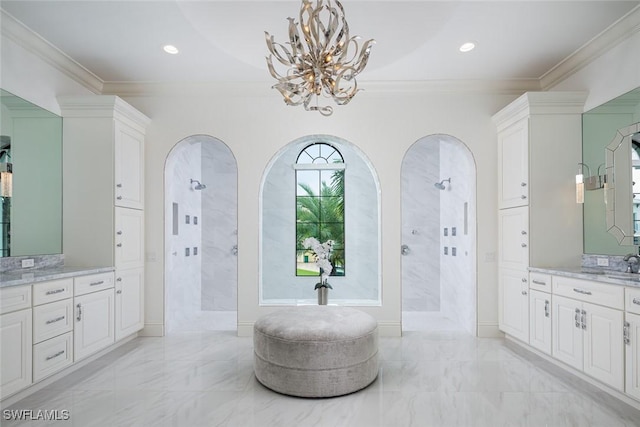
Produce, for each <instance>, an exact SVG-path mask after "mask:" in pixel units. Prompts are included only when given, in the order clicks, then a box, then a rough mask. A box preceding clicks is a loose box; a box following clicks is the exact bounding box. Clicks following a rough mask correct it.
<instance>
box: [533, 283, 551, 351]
mask: <svg viewBox="0 0 640 427" xmlns="http://www.w3.org/2000/svg"><path fill="white" fill-rule="evenodd" d="M529 311H530V313H529V315H530V322H529V344H530V345H531V346H532V347H535V348H537V349H538V350H540V351H542V352H544V353H546V354H551V294H547V293H544V292H540V291H535V290H530V291H529Z"/></svg>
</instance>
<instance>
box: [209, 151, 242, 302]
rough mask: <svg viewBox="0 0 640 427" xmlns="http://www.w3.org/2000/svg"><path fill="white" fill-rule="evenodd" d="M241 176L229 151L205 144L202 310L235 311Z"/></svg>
mask: <svg viewBox="0 0 640 427" xmlns="http://www.w3.org/2000/svg"><path fill="white" fill-rule="evenodd" d="M237 177H238V172H237V166H236V160H235V158H234V157H233V154H232V153H231V151H230V150H229V148H228V147H227V146H226V145H225V144H223V143H222V142H220V141H218V140H208V141H203V142H202V183H203V184H206V186H207V188H206V189H204V190H202V192H201V193H202V310H205V311H236V310H237V293H238V257H237V244H238V230H237V228H238V225H237V224H238V178H237Z"/></svg>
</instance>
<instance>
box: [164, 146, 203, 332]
mask: <svg viewBox="0 0 640 427" xmlns="http://www.w3.org/2000/svg"><path fill="white" fill-rule="evenodd" d="M200 158H201V145H200V142H199V141H198V140H197V139H195V138H194V137H190V138H187V139H185V140H183V141H182V142H180V143H179V144H178V145H177V146H176V147H175V148H174V149H173V151H172V152H171V153H170V154H169V157H168V159H167V164H166V166H165V218H166V220H165V239H166V241H165V251H166V254H165V283H166V284H167V286H166V302H165V318H166V321H165V324H166V330H167V332H170V331H172V330H185V329H190V326H189V325H190V323H191V322H192V319H193V316H194V315H195V314H196V313H197V312H198V311H200V307H201V291H200V289H201V273H200V272H201V269H202V268H201V267H202V261H201V260H202V256H201V248H202V244H201V238H200V236H201V227H202V225H201V218H202V215H201V191H196V190H194V189H193V185H192V184H191V183H190V180H191V179H192V178H193V179H200V175H201V161H200ZM174 203H177V208H178V209H177V217H175V218H174V207H173V206H174V205H173V204H174ZM187 216H188V217H189V218H188V221H187ZM194 218H198V220H197V224H196V223H195V221H194ZM174 219H175V220H176V221H177V224H176V225H177V230H174ZM175 231H177V234H174V233H175ZM194 248H197V250H196V251H194ZM195 252H197V254H196V253H195Z"/></svg>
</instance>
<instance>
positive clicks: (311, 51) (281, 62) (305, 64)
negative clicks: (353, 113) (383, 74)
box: [265, 0, 375, 116]
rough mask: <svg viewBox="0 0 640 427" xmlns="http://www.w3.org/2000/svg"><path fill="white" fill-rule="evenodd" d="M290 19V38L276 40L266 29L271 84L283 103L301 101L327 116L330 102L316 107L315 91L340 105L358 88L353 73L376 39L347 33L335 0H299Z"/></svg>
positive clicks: (331, 110) (356, 91)
mask: <svg viewBox="0 0 640 427" xmlns="http://www.w3.org/2000/svg"><path fill="white" fill-rule="evenodd" d="M288 21H289V42H288V43H285V44H281V43H276V41H275V39H274V37H273V36H271V35H270V34H269V33H268V32H266V31H265V39H266V42H267V48H268V49H269V56H267V66H268V69H269V73H270V74H271V76H272V77H273V78H274V79H276V80H277V83H276V84H275V85H274V86H273V88H274V89H277V90H278V91H279V92H280V93H281V94H282V96H283V98H284V102H285V103H286V104H287V105H294V106H295V105H303V106H304V108H305V110H307V111H318V112H320V114H322V115H324V116H330V115H331V114H332V113H333V107H331V106H319V105H318V98H319V96H320V95H323V96H325V97H327V98H331V99H333V101H334V102H335V103H336V104H338V105H345V104H347V103H348V102H349V101H351V99H352V98H353V97H354V96H355V94H356V93H358V91H359V89H358V84H357V82H356V76H357V75H358V74H360V72H362V70H364V68H365V67H366V65H367V62H368V60H369V55H370V52H371V48H372V47H373V45H374V44H375V41H374V40H367V41H366V42H364V43H363V44H360V43H359V42H358V39H359V37H358V36H354V37H349V25H348V24H347V20H346V17H345V14H344V8H343V7H342V4H341V3H340V2H339V1H338V0H316V1H315V2H314V3H312V1H311V0H302V5H301V7H300V15H299V23H298V22H296V21H295V20H294V19H293V18H288ZM299 29H300V30H301V32H302V36H300V30H299ZM354 50H355V52H354ZM274 59H275V61H274ZM312 101H315V105H311V104H312Z"/></svg>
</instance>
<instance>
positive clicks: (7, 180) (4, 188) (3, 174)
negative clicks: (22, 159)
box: [0, 163, 13, 197]
mask: <svg viewBox="0 0 640 427" xmlns="http://www.w3.org/2000/svg"><path fill="white" fill-rule="evenodd" d="M12 195H13V167H12V165H11V163H0V196H2V197H12Z"/></svg>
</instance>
